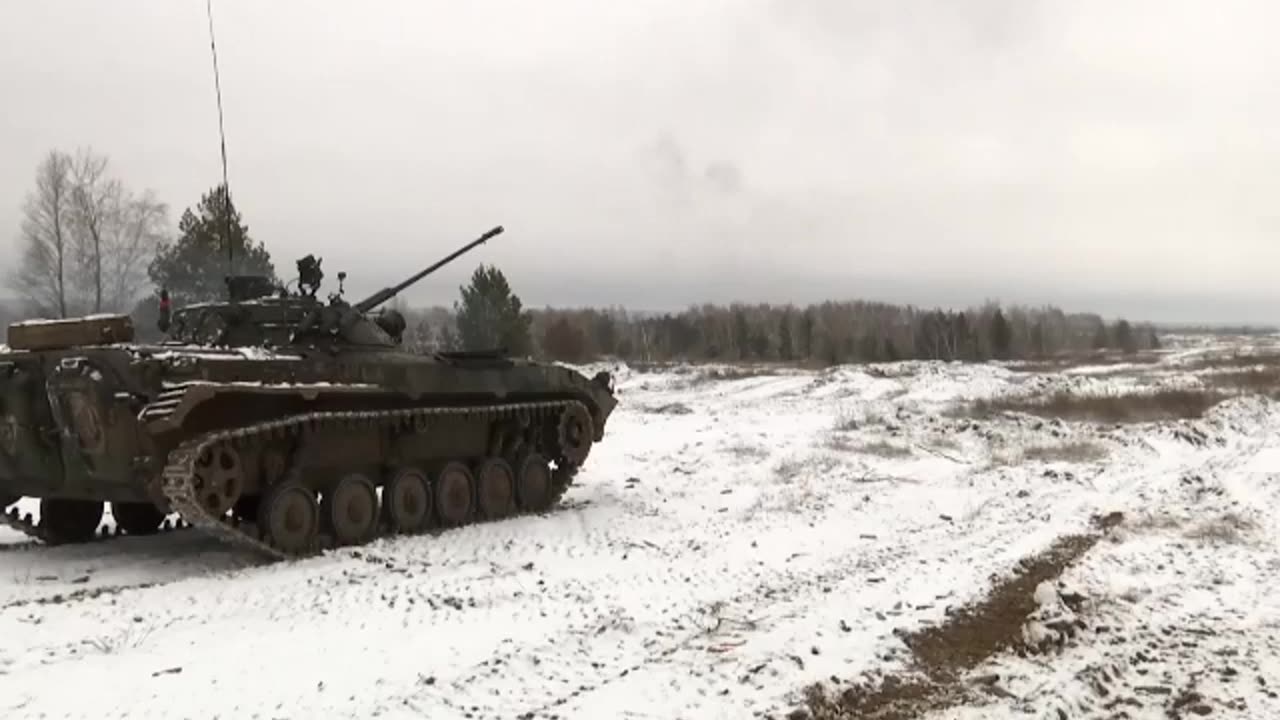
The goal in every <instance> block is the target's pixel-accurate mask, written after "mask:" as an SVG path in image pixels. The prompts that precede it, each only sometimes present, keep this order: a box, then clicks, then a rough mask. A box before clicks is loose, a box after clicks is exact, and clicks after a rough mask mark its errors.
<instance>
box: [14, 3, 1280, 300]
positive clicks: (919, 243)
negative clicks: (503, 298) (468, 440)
mask: <svg viewBox="0 0 1280 720" xmlns="http://www.w3.org/2000/svg"><path fill="white" fill-rule="evenodd" d="M53 5H54V4H34V3H11V4H8V5H6V6H5V7H4V8H3V9H0V97H4V98H5V100H6V111H5V112H4V113H2V114H0V158H2V159H3V162H0V233H6V232H8V233H16V228H17V221H18V220H17V218H18V207H19V204H20V202H21V197H22V194H23V193H25V192H26V190H27V189H28V188H29V187H30V185H31V182H32V174H33V172H34V168H35V164H36V162H38V159H39V156H40V155H41V154H42V153H43V152H44V151H46V150H47V149H48V148H50V147H53V146H64V147H65V146H75V145H81V144H92V145H94V146H95V147H96V148H98V149H99V150H101V151H104V152H107V153H109V154H110V155H111V156H112V160H113V162H114V163H115V164H116V165H117V167H118V168H119V170H120V172H121V173H122V174H123V175H124V176H125V178H126V179H127V180H129V182H130V183H131V184H132V185H134V186H137V187H144V186H150V187H153V188H155V189H156V190H157V192H158V194H159V195H160V197H161V198H162V199H164V200H165V201H167V202H169V203H170V204H171V206H173V207H174V208H175V209H179V210H180V209H181V208H182V207H185V206H187V205H190V204H193V203H194V202H195V201H196V199H197V198H198V197H199V194H200V192H202V191H203V190H205V189H207V188H208V187H209V186H211V185H213V184H214V183H216V182H217V181H218V178H219V177H220V170H219V168H218V161H217V144H216V143H217V137H216V132H217V128H216V117H215V115H214V107H213V95H212V78H211V76H210V67H209V58H208V44H207V37H206V36H205V32H206V27H205V25H204V17H203V10H204V7H203V3H169V2H161V1H159V0H153V1H151V2H144V1H143V0H132V1H130V2H115V3H110V4H102V3H91V2H80V3H72V2H65V3H58V4H56V5H57V8H56V9H55V8H54V7H53ZM214 8H215V15H216V20H217V22H218V41H219V53H220V57H219V61H220V63H221V64H222V69H223V83H224V85H223V89H224V94H225V99H226V102H227V127H228V143H229V145H228V150H229V153H230V163H231V180H232V188H233V193H234V196H235V197H236V198H237V201H238V202H239V204H240V206H241V209H242V210H243V211H244V214H245V217H246V219H247V220H248V222H249V224H250V227H251V229H252V230H253V232H254V233H255V235H256V236H257V237H259V238H261V239H263V240H265V241H266V242H267V243H268V246H269V248H270V249H271V250H272V251H273V253H274V254H275V255H276V257H277V259H278V262H279V264H280V265H281V266H283V267H285V268H291V267H292V262H293V259H294V258H295V257H297V256H300V255H302V254H305V253H306V252H311V251H316V252H319V253H320V254H323V255H324V256H325V258H326V260H325V263H326V266H328V267H330V268H332V269H333V270H335V271H336V270H337V269H338V268H339V267H341V268H343V269H347V270H348V271H350V272H351V273H352V277H351V280H350V281H349V282H348V288H349V289H351V291H352V292H359V291H362V290H369V289H373V288H376V287H377V286H380V285H383V284H386V283H388V282H391V281H392V280H394V279H395V278H396V276H397V275H398V274H400V273H403V272H406V271H407V270H408V269H409V268H410V267H411V266H413V265H415V264H426V263H427V262H430V261H431V260H433V259H434V258H435V257H438V256H439V255H442V254H443V253H445V252H448V251H449V250H451V249H452V247H453V246H454V245H455V244H460V243H462V242H464V241H466V240H467V239H468V238H469V237H471V236H473V235H474V234H477V233H479V232H481V231H483V230H484V229H487V228H488V227H490V226H491V225H494V224H498V223H501V224H503V225H505V226H506V227H507V228H508V234H507V235H506V236H504V237H503V238H501V239H500V240H498V241H496V242H495V243H493V244H490V245H487V246H485V247H484V248H482V249H481V250H480V251H479V252H477V253H476V254H474V255H473V256H470V257H468V258H467V259H465V260H463V261H460V263H459V264H458V265H457V266H455V267H453V268H450V269H449V270H448V271H446V272H443V273H441V274H440V276H439V277H437V278H435V279H434V280H433V281H429V282H428V283H425V284H424V286H422V287H421V288H419V289H418V290H416V291H415V292H416V293H417V294H416V295H414V296H413V297H412V298H411V299H414V300H419V301H428V300H436V301H449V300H451V299H452V298H453V296H454V294H455V293H456V288H457V285H458V284H460V283H461V282H463V281H465V277H466V275H467V274H468V273H469V272H470V268H471V267H474V263H473V261H476V262H478V261H481V260H483V261H486V262H489V261H492V262H496V263H498V264H499V265H500V266H502V267H503V268H504V270H507V271H508V273H509V274H510V275H511V277H512V281H513V283H515V284H516V287H517V289H518V290H520V289H522V288H523V294H524V295H525V296H526V300H527V301H528V302H530V303H532V304H535V305H541V304H544V303H551V304H561V303H564V304H580V303H590V304H600V305H603V304H609V303H613V302H623V303H626V304H628V305H634V306H637V307H654V308H669V307H680V306H683V305H685V304H688V303H692V302H699V301H702V300H730V299H744V300H751V299H756V298H759V299H762V300H766V299H769V300H772V299H779V298H782V299H786V298H794V299H797V300H807V299H820V298H821V297H823V296H827V295H831V296H853V295H860V294H867V295H870V296H876V297H888V296H892V298H891V299H895V300H902V301H911V302H915V303H917V304H922V305H927V304H932V303H946V304H966V303H970V302H972V303H977V302H981V301H983V300H984V299H986V298H988V297H998V298H1001V299H1004V300H1008V301H1023V302H1031V303H1039V302H1045V301H1060V302H1063V303H1069V304H1070V305H1072V306H1073V307H1081V308H1082V309H1090V310H1098V311H1102V312H1104V313H1108V314H1120V313H1123V314H1129V315H1132V316H1135V317H1139V316H1140V317H1150V318H1153V319H1177V318H1178V317H1189V316H1191V315H1196V316H1197V317H1198V318H1203V316H1207V315H1212V316H1215V317H1218V318H1220V319H1223V320H1230V319H1232V318H1237V317H1243V316H1244V315H1250V316H1251V317H1252V316H1255V315H1256V316H1261V317H1276V315H1277V313H1276V312H1275V311H1274V310H1272V309H1271V308H1272V307H1274V306H1275V304H1276V301H1277V300H1280V291H1277V290H1276V289H1275V287H1276V286H1275V283H1274V279H1273V277H1274V275H1275V269H1276V268H1277V267H1280V244H1278V243H1277V242H1276V241H1275V238H1276V231H1277V229H1278V228H1280V211H1278V210H1276V209H1275V208H1276V206H1275V203H1274V200H1273V198H1274V196H1275V194H1276V186H1275V182H1274V180H1272V178H1273V177H1274V169H1273V167H1272V165H1273V164H1274V161H1273V160H1272V158H1274V157H1276V155H1277V151H1280V135H1277V134H1276V133H1275V131H1274V128H1275V127H1277V126H1280V122H1278V121H1280V82H1277V80H1278V79H1280V77H1278V74H1280V71H1277V70H1276V68H1280V57H1278V56H1280V49H1277V46H1276V45H1275V44H1274V43H1273V42H1272V40H1271V38H1270V35H1271V33H1272V28H1274V27H1275V26H1276V24H1277V23H1276V21H1277V20H1280V7H1277V6H1275V5H1274V4H1271V3H1265V2H1246V1H1244V0H1225V1H1224V2H1219V3H1202V2H1192V1H1190V0H1178V1H1175V2H1159V3H1156V2H1137V1H1136V0H1118V1H1112V2H1100V1H1096V0H1085V1H1081V2H1070V3H1063V2H1045V1H1043V0H1023V1H1012V0H1011V1H1009V2H997V1H996V0H975V1H972V2H963V3H957V2H946V1H944V0H916V1H906V2H898V3H870V2H855V1H853V0H742V1H741V2H734V3H713V2H710V1H709V0H680V1H679V2H677V1H676V0H655V1H654V2H651V3H645V4H624V3H590V2H586V0H572V1H569V0H565V1H562V2H555V3H540V4H536V6H535V4H532V3H522V2H515V1H514V0H504V1H499V0H490V1H489V2H477V3H467V4H463V5H459V4H445V3H423V2H407V1H406V2H385V3H378V4H377V5H375V6H357V5H354V4H348V3H336V2H331V1H329V0H325V1H324V2H319V3H317V2H310V3H303V2H273V3H252V4H251V3H244V2H230V1H228V0H215V2H214ZM318 8H322V9H318ZM50 38H57V39H58V41H59V44H58V46H59V47H60V48H61V50H60V51H59V52H58V53H54V54H50V53H48V52H46V51H45V50H46V49H47V47H48V46H49V39H50ZM5 228H9V229H11V230H10V231H5V230H4V229H5ZM0 237H4V235H3V234H0ZM6 249H7V248H6ZM2 252H4V251H0V253H2ZM0 257H8V258H12V257H14V255H13V254H12V253H10V254H8V255H7V256H6V255H3V254H0ZM1255 319H1256V318H1255Z"/></svg>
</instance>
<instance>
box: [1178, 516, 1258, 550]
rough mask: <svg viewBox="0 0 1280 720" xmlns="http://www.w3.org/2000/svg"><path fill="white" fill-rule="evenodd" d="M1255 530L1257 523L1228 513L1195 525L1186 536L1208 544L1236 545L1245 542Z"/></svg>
mask: <svg viewBox="0 0 1280 720" xmlns="http://www.w3.org/2000/svg"><path fill="white" fill-rule="evenodd" d="M1257 529H1258V525H1257V523H1255V522H1253V521H1252V520H1250V519H1249V518H1246V517H1244V516H1243V515H1240V514H1238V513H1234V512H1229V513H1224V514H1222V515H1219V516H1218V517H1215V518H1211V519H1209V520H1206V521H1204V522H1202V523H1200V524H1199V525H1196V526H1195V527H1193V528H1191V529H1190V530H1188V531H1187V533H1186V536H1187V537H1189V538H1192V539H1193V540H1201V541H1204V542H1207V543H1210V544H1237V543H1243V542H1245V541H1246V540H1247V539H1248V536H1249V535H1250V534H1252V533H1253V532H1254V531H1255V530H1257Z"/></svg>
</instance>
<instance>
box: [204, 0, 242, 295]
mask: <svg viewBox="0 0 1280 720" xmlns="http://www.w3.org/2000/svg"><path fill="white" fill-rule="evenodd" d="M205 11H206V14H207V15H208V16H209V50H210V51H211V52H212V53H213V89H214V91H215V92H216V93H217V98H218V139H219V140H220V141H221V144H222V217H223V221H224V224H225V226H226V227H225V228H224V230H223V239H224V241H225V242H226V243H227V274H228V275H234V274H235V264H234V261H233V256H234V252H235V249H234V245H233V244H232V242H231V185H230V184H229V183H228V182H227V136H226V132H225V131H224V130H223V126H222V83H221V82H220V81H219V79H218V46H217V44H216V43H215V42H214V39H213V0H206V2H205Z"/></svg>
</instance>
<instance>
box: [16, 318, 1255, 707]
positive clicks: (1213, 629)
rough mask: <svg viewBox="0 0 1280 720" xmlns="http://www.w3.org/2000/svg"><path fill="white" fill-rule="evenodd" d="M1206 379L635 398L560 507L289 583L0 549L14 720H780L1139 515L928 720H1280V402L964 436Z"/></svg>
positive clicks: (975, 382)
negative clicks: (1012, 404)
mask: <svg viewBox="0 0 1280 720" xmlns="http://www.w3.org/2000/svg"><path fill="white" fill-rule="evenodd" d="M1250 342H1254V343H1256V342H1258V340H1257V339H1254V340H1251V341H1250ZM1210 350H1214V348H1209V347H1201V346H1188V347H1187V349H1183V350H1176V351H1173V352H1170V353H1168V354H1167V356H1166V358H1165V360H1163V361H1162V363H1161V364H1159V365H1154V366H1153V365H1145V364H1135V365H1133V366H1128V367H1124V366H1120V367H1117V366H1100V367H1097V368H1092V369H1088V368H1076V369H1074V370H1072V371H1071V372H1067V373H1050V374H1034V373H1026V372H1018V371H1015V370H1012V369H1009V368H1003V367H999V366H995V365H960V364H954V365H947V364H939V363H914V362H913V363H899V364H894V365H885V366H875V367H844V368H837V369H833V370H829V371H814V372H808V371H792V370H786V371H769V372H767V373H762V374H754V373H751V372H739V371H733V370H728V371H726V372H724V373H721V374H720V376H712V375H710V374H709V372H708V370H707V369H701V368H700V369H692V368H672V369H669V370H662V371H652V372H638V371H632V370H629V369H627V368H614V370H615V371H616V372H617V373H618V377H619V379H620V382H619V392H620V396H621V403H622V404H621V406H620V408H619V410H618V411H617V413H615V415H614V417H613V419H612V421H611V423H610V425H609V428H608V432H607V435H606V438H605V441H604V442H603V443H601V444H600V445H598V446H597V447H596V448H595V449H594V450H593V451H592V455H591V457H590V459H589V460H588V467H587V469H586V470H584V471H583V472H582V473H581V474H580V475H579V476H578V478H579V482H578V484H577V485H576V486H575V487H574V488H573V489H572V490H571V491H570V493H569V494H568V496H567V498H566V501H567V503H566V505H567V506H566V507H564V508H563V509H560V510H558V511H556V512H554V513H551V514H548V515H546V516H542V517H525V518H517V519H512V520H509V521H505V522H500V523H496V524H491V525H483V526H477V527H471V528H465V529H461V530H457V531H451V532H447V533H444V534H441V535H438V536H434V537H421V538H411V539H396V540H385V541H379V542H377V543H375V544H373V545H371V546H368V547H365V548H361V549H346V550H341V551H335V552H332V553H329V554H327V555H326V556H324V557H320V558H315V559H310V560H306V561H299V562H295V563H288V564H264V563H262V562H261V561H259V560H258V559H257V558H253V557H247V556H244V555H242V554H238V553H235V552H232V551H230V550H229V549H228V548H226V547H224V546H222V545H220V544H218V543H217V542H216V541H212V540H207V539H204V538H201V537H199V536H197V535H196V534H195V533H194V532H193V531H190V530H184V531H179V532H176V533H172V534H169V535H167V536H163V537H158V538H117V539H113V540H110V541H106V542H101V543H95V544H92V545H88V546H83V547H59V548H48V547H40V546H33V545H30V544H28V543H27V542H26V541H25V539H23V538H22V537H21V536H18V535H15V534H12V533H10V532H9V531H6V530H0V543H6V544H5V545H2V546H0V638H3V642H0V717H3V718H6V719H7V718H24V717H34V718H71V717H84V718H106V717H129V718H143V717H157V718H160V717H163V718H170V717H183V718H205V717H210V718H212V717H223V718H365V717H384V718H422V717H430V718H433V719H435V718H439V719H441V720H446V719H451V718H489V717H495V718H498V717H501V718H518V717H553V716H558V717H562V718H592V719H594V718H615V717H617V718H741V717H752V716H753V715H764V714H771V715H773V716H775V717H783V716H785V715H787V713H789V712H790V711H791V710H792V708H794V707H795V706H796V705H797V703H798V702H799V698H800V692H801V690H802V689H803V688H805V687H806V686H808V685H810V684H812V683H815V682H823V683H829V681H830V680H831V679H832V678H836V679H839V680H841V681H842V682H843V681H856V680H857V679H858V678H860V677H863V676H864V674H867V673H875V674H880V675H883V674H885V673H896V672H906V671H907V670H908V669H909V668H908V665H909V663H910V661H911V659H912V654H911V651H910V650H908V649H907V647H906V645H904V643H903V640H902V633H903V632H904V631H905V632H908V633H909V632H911V631H913V630H919V629H922V628H926V627H929V626H931V625H938V624H940V623H943V622H944V621H945V620H946V619H947V618H948V614H949V612H950V611H952V610H954V609H955V608H959V607H960V606H963V605H965V604H967V603H971V602H974V601H977V600H979V599H981V598H982V597H983V596H984V594H985V593H986V591H987V590H988V589H989V588H991V587H992V585H993V582H997V581H998V580H999V578H1001V577H1004V576H1006V575H1008V574H1009V573H1010V572H1012V571H1013V570H1014V569H1015V568H1016V567H1018V565H1019V561H1020V560H1021V559H1023V558H1026V557H1029V556H1034V555H1036V554H1037V553H1039V552H1041V551H1043V550H1044V549H1045V548H1048V547H1050V546H1051V545H1052V544H1053V543H1054V541H1055V540H1056V539H1058V538H1060V537H1062V536H1064V535H1068V534H1072V533H1087V532H1091V528H1092V527H1093V525H1092V522H1091V520H1092V519H1093V518H1095V516H1098V515H1102V514H1106V513H1111V512H1116V511H1118V512H1122V513H1124V517H1125V520H1124V521H1123V522H1122V523H1121V525H1120V526H1119V527H1117V528H1114V529H1113V530H1111V531H1110V532H1109V533H1108V534H1107V537H1106V539H1104V540H1102V541H1101V542H1099V543H1098V544H1096V545H1094V546H1093V547H1092V548H1091V549H1090V550H1089V551H1088V552H1087V553H1085V555H1084V556H1083V557H1081V558H1080V559H1079V561H1078V562H1077V563H1075V564H1074V565H1072V566H1070V567H1069V568H1068V569H1067V570H1066V572H1065V574H1064V576H1063V577H1062V579H1061V583H1062V586H1061V587H1060V588H1059V589H1058V590H1059V594H1055V592H1053V587H1051V586H1050V585H1046V586H1045V587H1043V588H1041V589H1040V591H1039V592H1037V593H1036V595H1037V597H1039V598H1040V599H1041V600H1043V601H1044V603H1045V605H1044V607H1043V608H1042V609H1041V611H1040V614H1039V615H1038V616H1037V617H1038V621H1034V620H1033V621H1031V622H1028V624H1027V626H1026V628H1025V632H1026V633H1027V634H1028V637H1031V638H1036V637H1040V636H1042V635H1044V634H1045V633H1046V632H1047V633H1050V634H1052V632H1053V630H1052V628H1056V627H1061V625H1060V624H1057V623H1054V622H1053V621H1052V620H1053V617H1052V616H1053V615H1054V613H1057V614H1060V615H1064V616H1067V617H1068V618H1069V619H1078V620H1079V621H1080V622H1079V626H1082V627H1083V629H1080V630H1078V631H1077V632H1075V634H1074V635H1073V637H1072V638H1070V639H1069V640H1067V642H1065V644H1063V645H1062V647H1061V648H1059V649H1056V650H1053V651H1052V652H1047V653H1042V654H1031V655H1027V656H1026V657H1019V656H1018V654H1016V653H1001V654H999V655H997V656H996V657H993V658H990V659H988V660H986V661H985V662H984V663H982V664H981V666H979V667H978V668H975V669H974V670H973V671H972V675H973V676H974V677H980V678H982V681H981V682H979V683H976V684H975V687H979V686H980V687H982V688H987V689H988V691H987V692H978V693H975V698H977V697H981V698H984V699H982V700H977V699H973V700H970V701H968V702H967V704H966V706H965V707H963V708H950V709H947V710H943V711H938V712H937V713H936V714H935V715H934V717H937V718H943V717H946V718H951V717H964V718H987V717H992V718H1004V717H1027V716H1028V715H1027V711H1028V710H1030V711H1031V714H1030V716H1031V717H1048V718H1057V717H1071V718H1078V717H1098V718H1102V717H1116V716H1120V715H1118V714H1119V713H1120V712H1121V711H1123V712H1125V713H1127V717H1132V718H1137V717H1153V718H1154V717H1167V716H1168V715H1167V713H1168V712H1169V710H1168V709H1169V708H1172V707H1174V705H1177V707H1178V708H1180V709H1181V711H1184V712H1187V713H1189V714H1188V715H1187V716H1188V717H1191V716H1195V715H1196V713H1199V712H1201V710H1199V709H1197V708H1199V707H1201V706H1203V707H1205V708H1209V710H1210V711H1211V712H1212V713H1213V716H1215V717H1218V716H1229V717H1280V699H1277V696H1276V693H1277V692H1280V551H1278V550H1277V546H1276V541H1277V532H1278V531H1280V520H1278V518H1280V510H1278V508H1280V406H1278V405H1276V404H1274V403H1272V402H1271V401H1268V400H1264V399H1261V398H1257V397H1243V398H1236V399H1232V400H1229V401H1227V402H1225V403H1223V404H1221V405H1219V406H1218V407H1216V408H1215V409H1214V410H1213V411H1211V413H1210V414H1209V416H1207V417H1206V418H1204V419H1201V420H1195V421H1187V422H1181V423H1173V422H1170V423H1162V424H1160V425H1135V426H1125V427H1118V426H1099V425H1090V424H1082V423H1072V422H1061V421H1055V420H1040V419H1036V418H1032V417H1027V416H1008V417H1000V418H995V419H970V418H966V417H963V416H960V415H953V414H950V413H948V412H947V411H948V410H949V409H950V408H952V407H953V406H954V405H955V404H957V403H962V402H964V401H967V400H972V399H977V398H989V397H993V396H998V395H1003V394H1009V393H1016V394H1042V393H1050V392H1053V391H1054V390H1055V389H1074V390H1077V391H1098V392H1107V391H1110V390H1114V389H1116V388H1120V387H1130V386H1133V385H1138V384H1151V385H1160V386H1165V385H1169V386H1186V385H1194V384H1196V383H1197V382H1198V380H1197V379H1196V378H1195V377H1194V376H1193V375H1192V374H1191V373H1192V372H1194V369H1193V367H1192V366H1191V364H1190V363H1191V362H1192V358H1193V354H1197V353H1204V352H1207V351H1210ZM1217 350H1219V351H1224V352H1227V353H1229V352H1231V350H1230V349H1229V348H1217ZM726 376H727V377H726ZM1081 443H1083V444H1084V445H1085V446H1086V447H1087V448H1089V450H1090V452H1080V447H1081V445H1080V444H1081ZM1055 448H1061V449H1065V451H1066V452H1067V454H1068V455H1069V456H1070V457H1073V458H1076V460H1073V461H1067V460H1048V459H1045V458H1046V457H1052V456H1053V454H1054V452H1055ZM1099 453H1101V454H1099ZM23 509H24V511H30V512H33V513H34V512H35V511H36V509H37V507H36V505H35V504H34V503H32V502H31V501H24V506H23ZM1078 596H1082V597H1083V598H1084V600H1083V602H1081V601H1079V600H1078ZM1062 597H1070V598H1075V600H1074V601H1073V602H1070V603H1066V602H1064V601H1063V600H1062V599H1061V598H1062ZM992 675H994V676H995V680H994V681H993V680H992V677H991V676H992ZM832 687H835V688H837V689H838V688H839V687H840V685H838V684H833V685H832ZM1192 693H1195V694H1196V695H1194V696H1193V695H1191V694H1192ZM1187 698H1190V699H1189V700H1188V699H1187ZM1135 703H1137V704H1135ZM1178 703H1181V704H1180V705H1179V704H1178ZM1240 708H1244V709H1240ZM1060 711H1061V713H1062V714H1059V712H1060Z"/></svg>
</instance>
